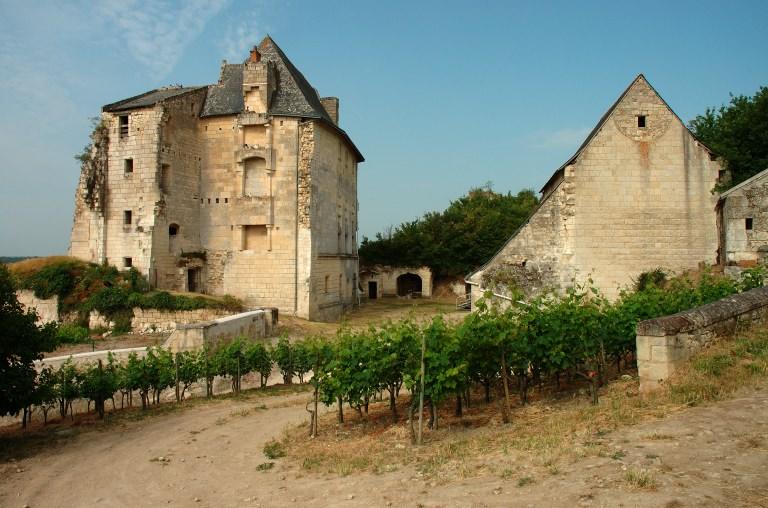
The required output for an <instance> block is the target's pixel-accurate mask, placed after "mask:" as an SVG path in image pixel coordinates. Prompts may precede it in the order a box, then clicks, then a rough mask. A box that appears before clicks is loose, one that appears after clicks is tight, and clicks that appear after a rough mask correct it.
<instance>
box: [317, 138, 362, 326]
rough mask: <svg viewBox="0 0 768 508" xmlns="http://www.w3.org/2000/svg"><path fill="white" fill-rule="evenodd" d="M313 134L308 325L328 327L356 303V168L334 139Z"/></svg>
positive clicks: (344, 147) (346, 150) (346, 149)
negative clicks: (316, 323)
mask: <svg viewBox="0 0 768 508" xmlns="http://www.w3.org/2000/svg"><path fill="white" fill-rule="evenodd" d="M313 132H314V139H315V141H314V155H313V159H312V162H311V179H312V184H311V189H312V198H311V201H310V210H311V226H310V232H311V243H312V261H311V262H312V267H311V276H310V291H309V294H310V295H311V296H310V298H311V301H310V319H317V320H324V321H332V320H336V319H338V317H339V316H340V314H341V312H342V311H343V310H344V309H345V308H347V307H349V306H351V305H352V304H353V303H354V302H355V301H356V294H355V293H356V289H355V288H356V287H357V162H356V160H355V158H354V155H353V154H352V151H351V150H350V149H349V147H348V146H347V145H346V143H345V142H344V141H343V140H342V138H341V136H339V135H338V133H336V132H335V131H333V130H331V129H330V128H328V127H327V126H325V125H323V124H321V123H315V125H314V128H313Z"/></svg>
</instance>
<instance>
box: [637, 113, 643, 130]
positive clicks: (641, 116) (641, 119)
mask: <svg viewBox="0 0 768 508" xmlns="http://www.w3.org/2000/svg"><path fill="white" fill-rule="evenodd" d="M637 126H638V127H639V128H641V129H644V128H645V115H638V116H637Z"/></svg>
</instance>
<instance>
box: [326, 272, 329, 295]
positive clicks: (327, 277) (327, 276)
mask: <svg viewBox="0 0 768 508" xmlns="http://www.w3.org/2000/svg"><path fill="white" fill-rule="evenodd" d="M329 277H330V276H329V275H326V276H325V293H326V294H327V293H328V279H329Z"/></svg>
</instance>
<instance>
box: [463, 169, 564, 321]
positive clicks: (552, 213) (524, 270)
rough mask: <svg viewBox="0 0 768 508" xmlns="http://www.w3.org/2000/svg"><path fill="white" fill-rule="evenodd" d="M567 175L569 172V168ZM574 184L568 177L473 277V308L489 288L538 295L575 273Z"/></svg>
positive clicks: (471, 281)
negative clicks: (572, 256) (571, 261)
mask: <svg viewBox="0 0 768 508" xmlns="http://www.w3.org/2000/svg"><path fill="white" fill-rule="evenodd" d="M566 174H568V172H567V171H566ZM572 195H573V186H572V184H571V183H570V177H569V176H568V177H567V178H566V180H565V181H561V182H560V183H559V184H556V185H555V187H554V189H553V191H552V192H551V193H550V195H549V196H548V197H547V198H545V199H544V201H542V203H541V205H540V206H539V208H538V209H537V210H536V211H535V212H534V213H533V214H532V215H531V217H530V218H529V219H528V221H527V222H526V223H525V224H524V225H523V226H521V227H520V229H519V230H518V231H517V232H516V233H515V234H514V235H513V236H512V238H510V240H509V241H508V242H507V243H506V244H505V245H504V247H502V249H501V250H500V251H499V253H498V254H496V256H494V258H493V259H492V260H491V262H489V263H488V264H487V265H486V266H485V267H483V268H482V269H481V270H480V271H478V272H476V273H475V274H474V275H473V276H472V278H471V279H470V280H469V282H470V283H472V284H473V286H472V291H471V298H472V304H473V308H475V307H474V304H475V303H476V302H477V300H478V299H479V298H480V297H482V296H483V292H484V291H485V290H488V289H491V290H493V291H494V292H497V293H499V294H508V293H511V292H512V289H513V288H515V289H519V290H522V291H524V292H525V293H526V294H530V295H535V294H537V293H539V292H541V291H543V290H545V289H550V288H557V287H559V286H560V285H561V284H562V283H563V281H564V280H565V281H568V280H569V278H570V277H569V276H570V275H571V273H572V272H571V270H570V267H569V266H568V260H569V255H570V251H571V249H570V245H571V243H570V242H571V240H572V227H573V212H572V210H573V204H572V202H573V199H572Z"/></svg>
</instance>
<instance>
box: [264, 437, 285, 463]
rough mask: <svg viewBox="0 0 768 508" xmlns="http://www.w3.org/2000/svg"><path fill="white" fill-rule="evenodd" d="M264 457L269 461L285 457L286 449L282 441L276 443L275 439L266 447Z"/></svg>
mask: <svg viewBox="0 0 768 508" xmlns="http://www.w3.org/2000/svg"><path fill="white" fill-rule="evenodd" d="M264 456H265V457H266V458H268V459H279V458H280V457H285V447H284V446H283V444H282V443H281V442H280V441H275V440H274V439H273V440H271V441H269V442H267V444H265V445H264Z"/></svg>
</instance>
